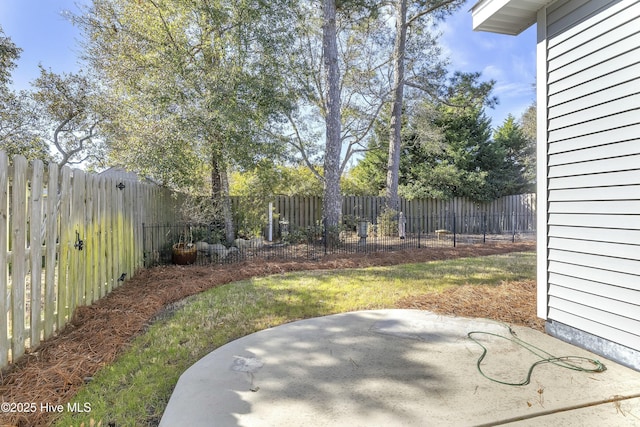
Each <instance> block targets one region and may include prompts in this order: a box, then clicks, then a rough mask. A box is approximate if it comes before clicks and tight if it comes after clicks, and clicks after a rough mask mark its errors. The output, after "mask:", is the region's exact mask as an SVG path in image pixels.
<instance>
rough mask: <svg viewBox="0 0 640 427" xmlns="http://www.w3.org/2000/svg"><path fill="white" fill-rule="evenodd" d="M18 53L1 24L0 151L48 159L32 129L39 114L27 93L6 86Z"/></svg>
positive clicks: (10, 155)
mask: <svg viewBox="0 0 640 427" xmlns="http://www.w3.org/2000/svg"><path fill="white" fill-rule="evenodd" d="M21 52H22V49H20V48H19V47H17V46H16V45H15V44H14V43H13V42H12V41H11V39H10V38H9V37H6V36H5V34H4V31H3V30H2V27H1V26H0V150H3V151H5V152H6V153H7V155H8V156H9V158H10V159H11V158H12V157H13V156H15V155H17V154H20V155H22V156H25V157H26V158H27V159H29V160H32V159H41V160H44V161H49V160H50V157H49V150H48V147H47V145H46V143H45V142H44V141H43V140H42V139H41V138H40V137H39V136H38V135H37V134H36V133H35V131H34V130H35V124H36V121H37V117H38V116H37V114H36V112H35V108H34V105H33V103H30V102H29V95H28V93H27V92H26V91H20V92H19V93H16V92H14V91H12V90H11V89H10V88H9V85H10V84H11V72H12V70H13V69H14V68H15V66H16V61H17V60H18V58H20V53H21Z"/></svg>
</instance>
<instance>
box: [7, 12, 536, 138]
mask: <svg viewBox="0 0 640 427" xmlns="http://www.w3.org/2000/svg"><path fill="white" fill-rule="evenodd" d="M474 2H475V0H472V1H469V2H467V4H465V5H464V6H463V7H462V8H461V9H460V11H459V12H458V13H456V14H455V15H454V16H452V17H450V18H449V19H448V20H447V21H446V22H445V23H444V24H441V25H440V28H441V30H442V31H443V36H442V39H441V41H442V44H443V47H444V50H445V52H447V54H448V56H449V58H450V61H451V67H452V69H455V70H460V71H467V72H471V71H480V72H482V76H483V78H484V79H487V80H488V79H493V80H495V81H496V86H495V91H494V94H495V95H496V96H498V98H499V101H500V104H499V105H498V106H497V107H496V108H495V109H493V110H487V113H488V114H489V116H490V117H492V124H493V126H494V127H496V126H498V125H500V124H501V123H502V122H503V121H504V119H505V118H506V117H507V115H508V114H513V115H514V116H515V117H516V118H519V117H520V115H521V114H522V112H523V111H524V110H525V108H526V107H527V106H529V105H530V104H531V103H532V102H533V101H534V99H535V90H534V88H533V84H534V83H535V77H536V75H535V64H536V59H535V52H536V50H535V46H536V35H535V26H534V27H531V28H529V29H528V30H526V31H525V32H523V33H522V34H520V35H518V36H516V37H513V36H505V35H499V34H490V33H481V32H473V31H472V29H471V28H472V26H471V13H470V12H468V11H469V9H470V8H471V6H473V4H474ZM76 3H79V4H82V3H85V0H1V1H0V25H1V26H2V28H3V29H4V32H5V34H6V35H7V36H9V37H10V38H11V39H12V41H13V42H14V43H15V44H16V45H18V46H19V47H21V48H22V49H23V52H22V56H21V58H20V61H19V63H18V68H17V69H16V70H15V71H14V73H13V82H14V88H15V89H27V88H28V87H29V82H31V81H32V80H34V79H35V78H36V77H37V76H38V64H42V65H43V66H44V67H45V68H51V69H52V70H53V71H54V72H56V73H62V72H73V71H77V70H78V69H79V68H80V64H79V61H78V59H77V57H78V54H79V53H80V47H79V40H80V35H79V33H78V31H77V30H76V29H75V28H74V27H73V26H72V25H71V24H70V23H69V22H68V21H67V20H65V18H64V17H63V16H62V14H61V12H62V11H63V10H71V11H74V12H76V11H78V9H77V6H76Z"/></svg>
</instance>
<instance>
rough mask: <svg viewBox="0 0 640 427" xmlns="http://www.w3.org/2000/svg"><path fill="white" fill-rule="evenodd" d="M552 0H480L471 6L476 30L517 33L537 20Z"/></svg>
mask: <svg viewBox="0 0 640 427" xmlns="http://www.w3.org/2000/svg"><path fill="white" fill-rule="evenodd" d="M549 3H553V1H552V0H480V1H479V2H478V3H476V4H475V5H474V6H473V7H472V8H471V16H472V17H473V30H474V31H488V32H491V33H500V34H509V35H513V36H515V35H517V34H520V33H521V32H523V31H524V30H526V29H527V28H529V27H530V26H531V25H533V24H534V23H535V22H536V17H537V13H538V10H540V9H541V8H543V7H544V6H546V5H547V4H549Z"/></svg>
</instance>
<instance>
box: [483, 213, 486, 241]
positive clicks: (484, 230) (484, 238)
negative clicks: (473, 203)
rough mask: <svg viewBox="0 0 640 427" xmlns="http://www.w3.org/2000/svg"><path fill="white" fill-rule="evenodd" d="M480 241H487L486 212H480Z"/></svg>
mask: <svg viewBox="0 0 640 427" xmlns="http://www.w3.org/2000/svg"><path fill="white" fill-rule="evenodd" d="M482 243H483V244H485V243H487V212H486V211H485V212H483V213H482Z"/></svg>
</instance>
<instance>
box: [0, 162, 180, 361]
mask: <svg viewBox="0 0 640 427" xmlns="http://www.w3.org/2000/svg"><path fill="white" fill-rule="evenodd" d="M173 205H174V203H173V198H172V196H171V194H170V193H169V192H168V190H165V189H162V188H160V187H158V186H156V185H153V184H147V183H140V182H138V181H136V180H131V179H130V178H127V177H126V176H118V175H111V176H101V175H92V174H87V173H85V172H83V171H81V170H77V169H74V170H71V169H70V168H69V167H66V166H65V167H62V168H59V167H58V166H57V165H55V164H51V165H49V167H48V168H47V167H45V166H44V164H43V163H42V162H41V161H39V160H36V161H34V162H32V163H31V164H28V163H27V161H26V160H25V158H24V157H22V156H16V157H15V158H14V159H13V164H12V165H11V166H10V165H9V161H8V157H7V155H6V154H5V153H4V152H2V151H0V245H1V246H0V310H2V311H1V313H0V368H4V367H5V366H7V365H8V364H9V363H11V362H12V361H15V360H16V359H17V358H19V357H20V356H22V355H23V354H24V353H25V351H26V349H27V348H35V347H37V346H38V345H39V343H40V342H41V341H42V340H44V339H47V338H49V337H51V336H52V335H53V334H54V333H55V332H56V331H58V330H61V329H62V328H63V327H64V326H65V325H66V324H67V323H68V322H69V321H70V320H71V318H72V316H73V313H74V310H75V309H76V308H77V307H79V306H82V305H88V304H91V303H92V302H93V301H95V300H97V299H98V298H101V297H103V296H105V295H106V294H108V293H109V292H111V291H112V290H113V289H115V288H117V287H118V286H119V285H120V284H121V283H122V282H123V281H124V280H126V279H128V278H130V277H131V276H132V275H133V274H134V273H135V272H136V270H138V269H139V268H142V267H143V265H144V260H143V242H142V223H143V222H171V221H175V217H174V209H173Z"/></svg>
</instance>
